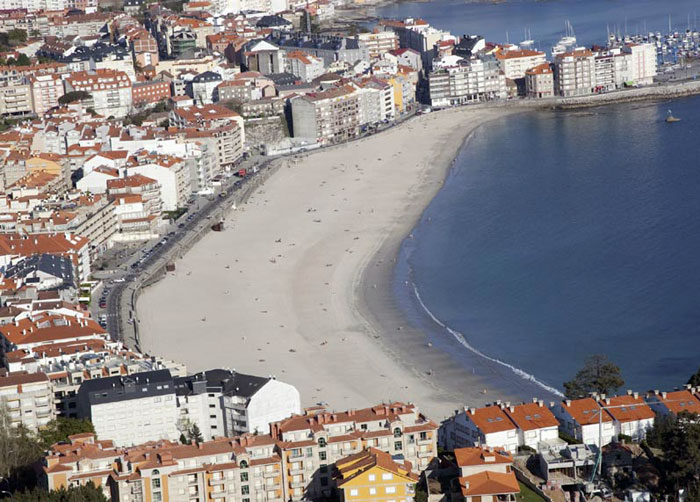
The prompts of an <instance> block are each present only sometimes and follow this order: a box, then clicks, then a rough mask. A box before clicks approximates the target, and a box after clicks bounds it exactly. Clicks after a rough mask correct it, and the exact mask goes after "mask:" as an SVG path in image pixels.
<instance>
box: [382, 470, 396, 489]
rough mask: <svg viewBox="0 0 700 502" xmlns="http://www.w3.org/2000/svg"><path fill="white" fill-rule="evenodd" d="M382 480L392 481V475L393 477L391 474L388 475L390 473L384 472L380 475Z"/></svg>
mask: <svg viewBox="0 0 700 502" xmlns="http://www.w3.org/2000/svg"><path fill="white" fill-rule="evenodd" d="M382 479H383V480H384V481H389V480H392V479H394V475H393V474H392V473H390V472H385V473H384V474H382ZM387 493H388V492H387Z"/></svg>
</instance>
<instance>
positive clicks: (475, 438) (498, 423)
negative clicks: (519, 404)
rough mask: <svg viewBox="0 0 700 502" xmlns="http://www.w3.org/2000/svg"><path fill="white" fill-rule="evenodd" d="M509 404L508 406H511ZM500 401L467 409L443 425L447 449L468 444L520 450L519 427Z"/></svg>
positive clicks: (509, 450) (511, 450)
mask: <svg viewBox="0 0 700 502" xmlns="http://www.w3.org/2000/svg"><path fill="white" fill-rule="evenodd" d="M509 405H510V403H508V404H507V405H506V406H509ZM506 406H501V404H500V403H495V404H492V405H488V406H485V407H483V408H465V409H464V410H462V411H461V412H459V413H456V414H455V415H454V416H453V417H451V418H450V419H449V420H447V421H445V422H444V423H443V425H442V434H441V437H442V438H444V445H445V447H446V448H447V449H450V450H451V449H455V448H459V447H464V446H486V447H490V448H501V449H505V450H506V451H508V452H511V453H515V452H517V451H518V446H519V438H518V427H517V426H516V425H515V424H514V423H513V422H512V421H511V420H510V418H509V417H508V415H507V414H506V412H505V411H504V408H505V407H506Z"/></svg>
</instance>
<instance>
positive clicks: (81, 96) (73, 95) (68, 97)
mask: <svg viewBox="0 0 700 502" xmlns="http://www.w3.org/2000/svg"><path fill="white" fill-rule="evenodd" d="M91 97H92V96H91V95H90V93H89V92H86V91H71V92H67V93H65V94H64V95H63V96H61V97H60V98H58V102H59V103H60V104H62V105H67V104H68V103H75V102H77V101H83V100H85V99H90V98H91Z"/></svg>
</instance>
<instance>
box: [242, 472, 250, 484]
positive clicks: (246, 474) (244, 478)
mask: <svg viewBox="0 0 700 502" xmlns="http://www.w3.org/2000/svg"><path fill="white" fill-rule="evenodd" d="M247 481H248V473H247V472H242V473H241V483H246V482H247Z"/></svg>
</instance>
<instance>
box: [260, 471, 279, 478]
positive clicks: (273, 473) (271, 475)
mask: <svg viewBox="0 0 700 502" xmlns="http://www.w3.org/2000/svg"><path fill="white" fill-rule="evenodd" d="M279 475H280V472H279V471H277V470H274V471H269V472H268V471H265V472H263V477H264V478H274V477H277V476H279Z"/></svg>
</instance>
